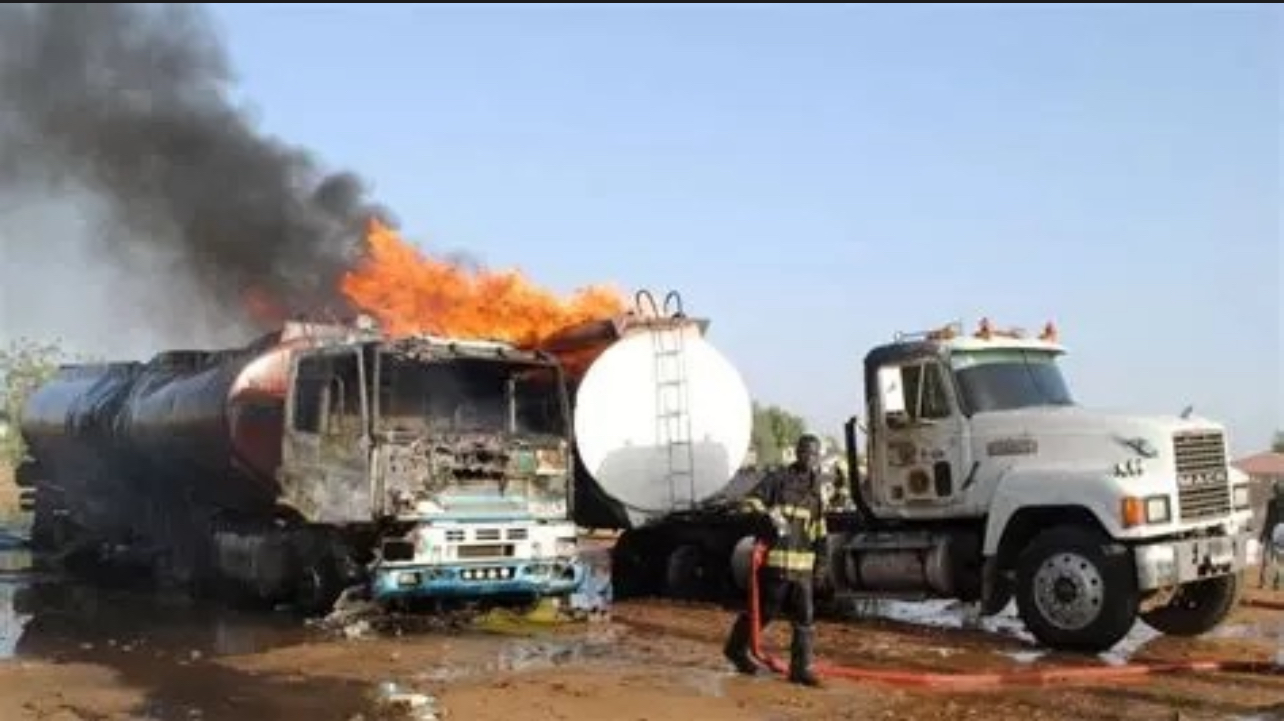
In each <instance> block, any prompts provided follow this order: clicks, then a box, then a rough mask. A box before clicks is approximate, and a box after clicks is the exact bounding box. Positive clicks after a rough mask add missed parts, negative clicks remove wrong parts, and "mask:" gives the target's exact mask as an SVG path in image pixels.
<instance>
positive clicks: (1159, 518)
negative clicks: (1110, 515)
mask: <svg viewBox="0 0 1284 721" xmlns="http://www.w3.org/2000/svg"><path fill="white" fill-rule="evenodd" d="M1171 520H1172V505H1171V502H1170V501H1169V500H1168V496H1165V495H1158V496H1146V497H1145V498H1138V497H1137V496H1127V497H1125V498H1124V499H1123V501H1122V503H1121V504H1120V521H1121V522H1122V525H1123V527H1124V528H1136V527H1137V526H1142V525H1146V524H1152V523H1167V522H1169V521H1171Z"/></svg>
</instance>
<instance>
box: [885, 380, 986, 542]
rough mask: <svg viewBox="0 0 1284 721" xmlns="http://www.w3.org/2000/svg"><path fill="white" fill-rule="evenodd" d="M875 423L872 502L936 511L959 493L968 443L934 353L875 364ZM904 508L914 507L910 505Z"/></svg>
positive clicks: (894, 507) (901, 508) (916, 512)
mask: <svg viewBox="0 0 1284 721" xmlns="http://www.w3.org/2000/svg"><path fill="white" fill-rule="evenodd" d="M878 378H879V386H880V388H879V391H880V392H879V395H878V398H879V402H880V408H879V411H878V415H877V416H876V418H875V419H874V422H875V423H877V424H879V428H878V431H879V432H878V435H879V436H881V437H882V438H883V442H882V443H875V444H874V449H873V451H874V458H873V459H872V460H873V461H874V463H873V464H872V465H873V467H874V468H877V469H878V472H879V476H880V478H881V482H880V483H877V484H875V486H874V489H873V490H874V494H875V499H876V501H877V502H878V503H880V504H882V505H883V506H884V507H886V508H888V509H889V510H899V511H903V512H906V513H905V514H904V515H909V516H915V517H921V516H924V515H926V516H929V517H930V516H932V515H936V514H933V513H926V514H924V513H923V512H922V510H921V509H924V508H939V509H941V514H942V515H945V514H947V513H948V512H949V510H950V506H952V505H953V504H954V503H955V502H956V501H957V498H958V496H959V495H960V494H961V486H962V484H963V482H964V480H965V478H966V475H967V467H968V464H969V462H970V460H971V458H970V457H971V444H970V443H969V439H968V438H966V437H965V436H966V433H967V424H966V423H964V421H963V418H962V416H961V414H959V412H958V410H957V408H958V404H957V403H956V402H955V399H954V393H953V390H952V386H951V384H950V383H949V376H948V375H947V373H946V369H945V368H944V366H942V364H941V363H940V362H939V361H938V360H936V359H935V358H925V359H916V360H909V361H904V362H899V363H894V364H889V365H886V366H883V367H882V368H880V369H879V374H878ZM910 509H920V510H913V511H911V510H910Z"/></svg>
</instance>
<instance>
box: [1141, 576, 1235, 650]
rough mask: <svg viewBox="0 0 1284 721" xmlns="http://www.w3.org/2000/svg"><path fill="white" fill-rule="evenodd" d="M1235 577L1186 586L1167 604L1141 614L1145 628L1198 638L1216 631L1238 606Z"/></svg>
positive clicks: (1198, 582)
mask: <svg viewBox="0 0 1284 721" xmlns="http://www.w3.org/2000/svg"><path fill="white" fill-rule="evenodd" d="M1242 589H1243V581H1242V580H1241V579H1240V577H1239V574H1231V575H1229V576H1221V577H1219V578H1210V579H1207V580H1204V581H1196V582H1194V583H1189V584H1186V585H1184V586H1182V587H1181V588H1178V589H1177V592H1176V593H1175V594H1174V595H1173V597H1172V599H1171V600H1170V601H1169V602H1168V604H1167V605H1164V606H1161V607H1159V608H1156V609H1153V610H1150V611H1147V612H1145V613H1143V614H1142V615H1141V620H1143V621H1145V622H1146V625H1148V626H1150V627H1151V628H1153V629H1155V630H1156V631H1159V632H1160V633H1163V634H1167V635H1169V636H1201V635H1203V634H1205V633H1208V632H1209V631H1211V630H1213V629H1214V628H1217V626H1219V625H1220V624H1221V622H1222V621H1225V620H1226V617H1227V616H1229V615H1230V614H1231V611H1234V610H1235V607H1236V606H1238V605H1239V598H1240V595H1241V593H1242Z"/></svg>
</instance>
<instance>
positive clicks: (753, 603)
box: [749, 543, 1284, 691]
mask: <svg viewBox="0 0 1284 721" xmlns="http://www.w3.org/2000/svg"><path fill="white" fill-rule="evenodd" d="M766 553H767V549H766V546H765V545H763V544H762V543H759V544H756V545H755V546H754V550H753V557H752V562H751V564H750V566H749V618H750V624H749V627H750V633H749V649H750V653H751V654H752V655H753V656H754V658H756V659H758V661H759V662H761V663H762V664H763V665H765V666H766V667H767V668H769V669H771V670H772V671H774V672H776V673H779V674H786V673H788V671H789V665H788V664H787V663H785V662H784V661H782V660H780V659H779V658H776V657H775V656H772V655H771V654H769V653H767V652H766V651H765V650H764V649H763V648H762V629H761V625H760V623H759V618H760V616H761V609H760V608H759V605H758V568H759V567H760V566H761V565H762V561H763V558H764V557H765V556H766ZM812 670H813V671H814V672H815V673H816V675H818V676H825V677H830V678H845V679H849V680H852V681H874V682H879V683H887V684H892V685H895V686H912V687H919V688H929V689H937V690H948V691H983V690H987V689H996V688H1001V687H1008V686H1046V685H1051V684H1056V683H1075V682H1080V683H1083V682H1094V681H1124V680H1129V679H1135V678H1140V677H1143V676H1152V675H1157V674H1165V673H1180V672H1190V671H1204V672H1210V671H1219V672H1223V673H1241V674H1257V675H1266V676H1284V666H1280V665H1278V664H1273V663H1269V662H1265V661H1212V660H1208V661H1199V660H1192V661H1183V662H1179V663H1130V664H1126V665H1123V666H1089V667H1082V666H1054V667H1048V668H1042V669H1035V670H1025V671H1007V672H993V673H934V672H927V671H905V670H893V669H871V668H856V667H853V666H838V665H836V664H831V663H826V662H824V661H819V660H818V661H816V662H815V663H813V665H812Z"/></svg>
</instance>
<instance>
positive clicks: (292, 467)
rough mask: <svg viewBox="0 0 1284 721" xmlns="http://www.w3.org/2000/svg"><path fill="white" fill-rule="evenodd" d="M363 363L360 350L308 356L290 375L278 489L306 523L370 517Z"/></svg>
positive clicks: (299, 362) (335, 521)
mask: <svg viewBox="0 0 1284 721" xmlns="http://www.w3.org/2000/svg"><path fill="white" fill-rule="evenodd" d="M362 361H363V359H362V356H361V353H360V349H359V348H358V349H353V348H343V349H339V350H336V351H329V352H322V353H316V354H309V355H305V356H301V357H300V358H298V360H297V361H296V362H295V365H294V369H293V373H292V374H291V383H290V392H289V397H288V399H287V413H286V429H285V431H286V432H285V446H284V448H283V449H282V464H281V478H280V480H281V492H282V496H283V500H284V501H285V502H287V503H288V504H289V505H291V506H292V507H294V508H295V509H297V510H298V511H299V512H300V513H302V514H303V515H304V517H306V518H307V519H308V520H310V521H315V522H321V523H343V522H354V521H365V520H368V519H369V518H370V489H369V481H368V479H369V460H368V458H367V454H366V437H367V436H366V426H367V417H368V413H367V400H366V393H365V390H364V388H363V380H364V376H365V373H364V365H363V362H362Z"/></svg>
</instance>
